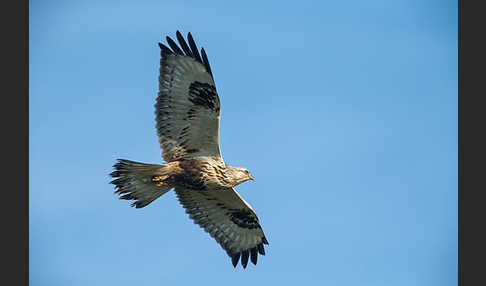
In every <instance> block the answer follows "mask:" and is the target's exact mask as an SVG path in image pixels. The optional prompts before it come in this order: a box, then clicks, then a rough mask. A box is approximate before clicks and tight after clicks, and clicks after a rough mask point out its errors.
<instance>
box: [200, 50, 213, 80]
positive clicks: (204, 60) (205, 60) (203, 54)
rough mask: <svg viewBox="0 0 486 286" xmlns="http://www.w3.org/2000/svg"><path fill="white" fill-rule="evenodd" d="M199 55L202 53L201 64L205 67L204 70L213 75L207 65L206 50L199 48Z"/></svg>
mask: <svg viewBox="0 0 486 286" xmlns="http://www.w3.org/2000/svg"><path fill="white" fill-rule="evenodd" d="M201 55H202V59H203V64H204V66H205V67H206V70H207V71H208V73H209V74H210V75H211V76H213V73H212V72H211V66H210V65H209V61H208V56H207V55H206V51H205V50H204V48H201Z"/></svg>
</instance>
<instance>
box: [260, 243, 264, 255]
mask: <svg viewBox="0 0 486 286" xmlns="http://www.w3.org/2000/svg"><path fill="white" fill-rule="evenodd" d="M258 252H259V253H260V254H261V255H265V248H264V247H263V243H260V244H259V245H258Z"/></svg>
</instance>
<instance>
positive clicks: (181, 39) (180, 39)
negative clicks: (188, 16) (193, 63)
mask: <svg viewBox="0 0 486 286" xmlns="http://www.w3.org/2000/svg"><path fill="white" fill-rule="evenodd" d="M176 36H177V41H178V42H179V44H180V45H181V47H182V49H183V50H184V52H185V53H186V56H190V57H193V55H192V52H191V49H189V46H188V45H187V43H186V40H184V37H183V36H182V34H181V32H179V31H177V32H176Z"/></svg>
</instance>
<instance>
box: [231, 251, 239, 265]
mask: <svg viewBox="0 0 486 286" xmlns="http://www.w3.org/2000/svg"><path fill="white" fill-rule="evenodd" d="M239 260H240V253H239V252H238V253H237V254H234V255H233V256H232V257H231V263H233V267H235V268H236V265H238V261H239Z"/></svg>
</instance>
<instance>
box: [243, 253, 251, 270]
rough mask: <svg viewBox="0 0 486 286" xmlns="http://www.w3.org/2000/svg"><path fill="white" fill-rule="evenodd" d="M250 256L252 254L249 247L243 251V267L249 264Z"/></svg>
mask: <svg viewBox="0 0 486 286" xmlns="http://www.w3.org/2000/svg"><path fill="white" fill-rule="evenodd" d="M249 256H250V254H249V253H248V249H247V250H244V251H242V252H241V265H243V268H246V266H247V265H248V257H249Z"/></svg>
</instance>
